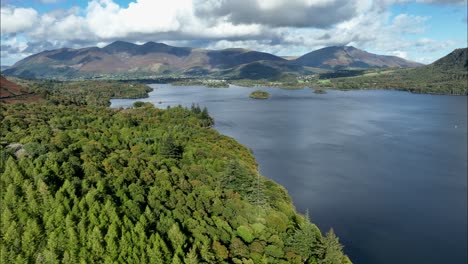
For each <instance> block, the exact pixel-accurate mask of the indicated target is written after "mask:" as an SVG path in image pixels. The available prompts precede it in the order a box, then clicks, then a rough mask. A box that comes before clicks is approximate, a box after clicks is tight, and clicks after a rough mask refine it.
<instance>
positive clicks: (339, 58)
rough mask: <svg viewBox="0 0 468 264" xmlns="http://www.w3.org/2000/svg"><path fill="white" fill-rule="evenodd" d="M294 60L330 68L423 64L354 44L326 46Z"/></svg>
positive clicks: (308, 64)
mask: <svg viewBox="0 0 468 264" xmlns="http://www.w3.org/2000/svg"><path fill="white" fill-rule="evenodd" d="M294 61H295V63H297V64H299V65H302V66H309V67H317V68H328V69H349V68H364V69H366V68H407V67H418V66H421V65H422V64H420V63H417V62H412V61H407V60H405V59H402V58H399V57H395V56H384V55H377V54H372V53H369V52H366V51H363V50H360V49H356V48H355V47H352V46H334V47H326V48H323V49H319V50H316V51H312V52H310V53H307V54H305V55H303V56H301V57H299V58H297V59H296V60H294Z"/></svg>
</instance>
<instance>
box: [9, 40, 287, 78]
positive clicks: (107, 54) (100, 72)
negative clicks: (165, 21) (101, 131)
mask: <svg viewBox="0 0 468 264" xmlns="http://www.w3.org/2000/svg"><path fill="white" fill-rule="evenodd" d="M265 60H266V61H273V62H283V61H286V60H285V59H283V58H280V57H277V56H275V55H272V54H268V53H264V52H258V51H251V50H246V49H225V50H205V49H194V48H186V47H184V48H180V47H172V46H169V45H166V44H162V43H155V42H148V43H146V44H143V45H136V44H132V43H128V42H123V41H116V42H114V43H112V44H110V45H108V46H106V47H104V48H97V47H91V48H83V49H68V48H64V49H58V50H51V51H44V52H41V53H38V54H35V55H32V56H30V57H27V58H25V59H23V60H21V61H19V62H17V63H16V64H15V65H13V66H12V67H10V68H9V69H7V70H6V71H5V74H8V75H14V76H20V77H29V78H79V77H83V78H92V77H119V76H122V77H129V76H131V77H134V78H138V77H144V76H146V77H147V76H150V75H158V74H159V75H161V74H164V75H170V74H174V75H206V74H212V73H216V72H219V71H222V70H226V69H230V68H235V67H239V66H241V65H243V64H248V63H251V62H255V61H265Z"/></svg>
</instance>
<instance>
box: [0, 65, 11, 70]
mask: <svg viewBox="0 0 468 264" xmlns="http://www.w3.org/2000/svg"><path fill="white" fill-rule="evenodd" d="M9 67H10V66H7V65H0V71H4V70H6V69H8V68H9Z"/></svg>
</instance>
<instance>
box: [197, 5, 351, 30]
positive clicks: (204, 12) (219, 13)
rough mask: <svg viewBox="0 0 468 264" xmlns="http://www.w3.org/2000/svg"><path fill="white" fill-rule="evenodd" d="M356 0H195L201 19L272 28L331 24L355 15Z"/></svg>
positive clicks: (321, 26) (319, 26)
mask: <svg viewBox="0 0 468 264" xmlns="http://www.w3.org/2000/svg"><path fill="white" fill-rule="evenodd" d="M359 2H360V1H357V0H352V1H349V0H315V1H311V0H270V1H266V0H237V1H224V0H209V1H205V0H194V2H193V5H194V7H195V14H196V15H197V16H199V17H201V18H207V19H212V18H213V17H215V18H223V19H225V20H227V21H230V22H232V23H233V24H262V25H268V26H272V27H318V28H325V27H330V26H332V25H334V24H336V23H339V22H342V21H345V20H348V19H350V18H352V17H353V16H355V15H356V12H357V9H358V5H359V4H358V3H359Z"/></svg>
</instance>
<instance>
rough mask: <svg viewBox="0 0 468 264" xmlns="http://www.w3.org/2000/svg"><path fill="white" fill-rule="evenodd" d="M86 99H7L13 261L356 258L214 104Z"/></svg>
mask: <svg viewBox="0 0 468 264" xmlns="http://www.w3.org/2000/svg"><path fill="white" fill-rule="evenodd" d="M74 85H75V84H73V83H72V84H70V83H68V82H67V83H63V84H59V85H55V86H54V87H55V88H50V89H49V90H54V89H66V91H67V92H66V93H64V96H65V95H66V96H68V97H69V98H70V99H73V98H74V94H75V93H73V90H75V91H76V94H78V95H80V94H82V93H81V92H79V91H78V90H80V89H84V86H88V85H89V84H86V85H84V86H82V87H81V88H77V87H76V86H75V88H74V89H73V87H74ZM61 86H62V88H60V87H61ZM131 88H132V87H131V86H128V85H127V86H122V89H123V91H122V93H124V94H128V93H129V92H131ZM129 89H130V91H127V90H129ZM97 90H98V89H89V90H86V91H87V93H88V95H89V96H91V97H98V96H97V95H98V91H97ZM106 90H111V91H115V90H120V89H107V88H106ZM79 98H80V96H78V98H76V100H68V102H69V103H70V104H69V105H64V104H62V103H61V102H60V101H51V102H50V103H48V104H25V105H13V106H11V105H1V106H0V108H1V109H0V110H1V111H0V161H1V162H0V175H1V177H0V196H1V200H0V205H1V208H2V219H1V220H2V221H1V222H0V225H1V228H0V231H1V233H0V235H1V237H2V244H1V250H2V254H1V256H0V257H1V259H0V262H1V263H15V262H17V263H33V262H36V261H37V260H40V261H42V262H44V263H56V262H65V263H115V262H118V263H336V264H340V263H343V264H345V263H350V261H349V259H348V258H347V257H346V256H345V255H343V253H342V245H341V244H339V242H338V238H337V237H336V236H335V234H334V233H333V231H332V230H331V231H330V232H328V233H327V234H326V235H324V236H322V234H321V232H320V230H319V229H318V228H317V227H316V226H315V225H314V224H312V223H311V222H310V221H309V219H308V217H307V216H306V217H304V216H302V215H299V214H298V213H296V212H295V209H294V206H293V205H292V202H291V199H290V198H289V196H288V194H287V192H286V190H285V189H284V188H282V187H281V186H280V185H278V184H276V183H274V182H273V181H271V180H268V179H267V178H265V177H263V176H261V175H259V172H258V168H257V164H256V162H255V159H254V157H253V155H252V153H251V152H250V151H249V150H248V149H247V148H246V147H244V146H242V145H240V144H239V143H237V142H236V141H235V140H233V139H232V138H229V137H226V136H223V135H220V134H219V133H218V132H216V130H214V129H212V128H210V127H211V126H212V125H213V120H212V119H211V117H210V116H209V115H208V112H207V110H206V109H203V110H202V109H200V108H199V107H198V106H193V107H192V108H191V109H184V108H181V107H175V108H170V109H167V110H160V109H157V108H154V107H153V106H151V105H148V104H145V103H142V102H139V103H135V107H134V109H109V108H105V107H95V106H93V104H88V105H76V104H74V102H75V101H76V102H81V101H80V100H79ZM78 104H79V103H78ZM97 105H102V104H97ZM25 128H27V129H25Z"/></svg>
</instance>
